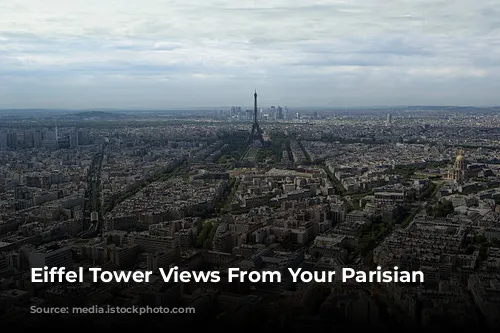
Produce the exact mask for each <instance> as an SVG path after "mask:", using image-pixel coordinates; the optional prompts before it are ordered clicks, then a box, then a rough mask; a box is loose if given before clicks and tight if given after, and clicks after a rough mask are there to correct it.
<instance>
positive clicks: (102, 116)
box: [71, 111, 123, 118]
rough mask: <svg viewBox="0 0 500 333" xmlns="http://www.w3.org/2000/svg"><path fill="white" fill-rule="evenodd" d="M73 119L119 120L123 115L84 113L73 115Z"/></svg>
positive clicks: (98, 112)
mask: <svg viewBox="0 0 500 333" xmlns="http://www.w3.org/2000/svg"><path fill="white" fill-rule="evenodd" d="M71 116H72V117H78V118H119V117H122V116H123V115H122V114H119V113H114V112H106V111H84V112H78V113H73V114H72V115H71Z"/></svg>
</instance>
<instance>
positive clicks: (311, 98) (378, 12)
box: [0, 0, 500, 109]
mask: <svg viewBox="0 0 500 333" xmlns="http://www.w3.org/2000/svg"><path fill="white" fill-rule="evenodd" d="M254 89H257V91H258V93H259V98H260V103H261V105H278V104H280V105H288V106H289V107H294V106H297V107H298V106H300V107H303V106H368V105H377V106H380V105H384V106H385V105H431V104H432V105H436V104H441V105H478V106H483V105H499V104H500V4H499V0H480V1H478V0H455V1H443V0H411V1H410V0H352V1H347V0H346V1H340V0H323V1H319V0H300V1H298V0H259V1H255V0H246V1H240V0H233V1H216V0H178V1H174V0H1V1H0V108H101V107H102V108H165V109H169V108H177V107H198V106H207V107H211V106H231V105H242V106H247V105H252V98H253V96H252V95H253V91H254Z"/></svg>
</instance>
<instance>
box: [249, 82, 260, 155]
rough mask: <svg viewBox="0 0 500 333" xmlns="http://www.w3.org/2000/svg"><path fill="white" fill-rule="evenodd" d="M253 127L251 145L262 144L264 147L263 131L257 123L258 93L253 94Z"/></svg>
mask: <svg viewBox="0 0 500 333" xmlns="http://www.w3.org/2000/svg"><path fill="white" fill-rule="evenodd" d="M253 100H254V102H253V125H252V133H251V134H250V138H249V139H248V143H249V144H254V145H255V144H260V145H262V146H264V137H263V136H262V129H261V128H260V126H259V122H258V121H257V91H255V93H254V94H253Z"/></svg>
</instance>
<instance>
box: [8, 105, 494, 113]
mask: <svg viewBox="0 0 500 333" xmlns="http://www.w3.org/2000/svg"><path fill="white" fill-rule="evenodd" d="M271 106H275V107H277V106H281V105H279V104H272V105H269V106H265V107H264V108H269V107H271ZM231 107H241V108H249V109H251V108H252V107H251V106H240V105H231V106H188V107H169V108H143V107H138V108H133V107H132V108H120V107H89V108H64V107H59V108H34V107H31V108H27V107H10V108H9V107H2V108H0V112H1V111H202V110H213V111H216V110H219V109H228V108H231ZM282 107H287V108H288V109H305V108H310V109H369V108H377V109H390V108H415V107H420V108H430V107H442V108H451V107H455V108H475V109H484V108H500V105H458V104H457V105H454V104H427V105H426V104H408V105H344V106H292V107H290V106H287V105H283V106H282Z"/></svg>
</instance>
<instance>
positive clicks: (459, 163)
mask: <svg viewBox="0 0 500 333" xmlns="http://www.w3.org/2000/svg"><path fill="white" fill-rule="evenodd" d="M448 178H449V179H451V180H453V181H455V182H457V183H459V184H461V183H463V182H464V181H466V180H467V161H466V160H465V156H464V151H463V150H462V149H460V151H459V152H458V155H457V157H456V159H455V164H454V165H453V167H452V168H451V169H450V170H449V171H448Z"/></svg>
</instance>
